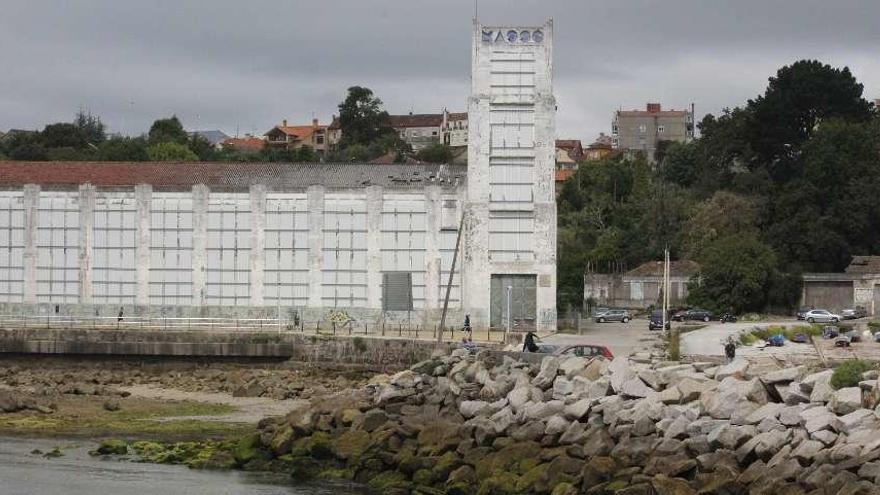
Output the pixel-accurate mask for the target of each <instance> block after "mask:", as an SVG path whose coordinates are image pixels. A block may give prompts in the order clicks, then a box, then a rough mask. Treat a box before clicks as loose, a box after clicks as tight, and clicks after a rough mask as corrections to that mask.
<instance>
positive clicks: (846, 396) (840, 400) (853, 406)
mask: <svg viewBox="0 0 880 495" xmlns="http://www.w3.org/2000/svg"><path fill="white" fill-rule="evenodd" d="M815 391H816V389H815V388H814V389H813V392H814V393H815ZM828 407H829V409H831V410H832V411H834V413H835V414H838V415H844V414H849V413H851V412H854V411H856V410H858V409H861V407H862V390H861V389H860V388H859V387H847V388H842V389H840V390H837V391H835V392H833V393H832V394H831V400H830V401H829V403H828Z"/></svg>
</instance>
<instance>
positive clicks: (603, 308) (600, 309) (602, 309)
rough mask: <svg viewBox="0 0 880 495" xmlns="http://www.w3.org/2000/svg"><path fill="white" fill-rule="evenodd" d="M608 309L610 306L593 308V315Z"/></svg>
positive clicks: (605, 311)
mask: <svg viewBox="0 0 880 495" xmlns="http://www.w3.org/2000/svg"><path fill="white" fill-rule="evenodd" d="M608 311H611V308H605V307H601V308H596V309H594V310H593V316H596V315H600V314H602V313H607V312H608Z"/></svg>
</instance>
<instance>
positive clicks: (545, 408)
mask: <svg viewBox="0 0 880 495" xmlns="http://www.w3.org/2000/svg"><path fill="white" fill-rule="evenodd" d="M564 408H565V403H564V402H562V401H561V400H551V401H548V402H531V403H529V404H526V406H525V408H523V418H525V419H527V420H537V419H544V418H548V417H550V416H553V415H554V414H558V413H561V412H562V410H563V409H564Z"/></svg>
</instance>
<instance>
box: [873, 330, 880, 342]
mask: <svg viewBox="0 0 880 495" xmlns="http://www.w3.org/2000/svg"><path fill="white" fill-rule="evenodd" d="M874 342H880V332H877V333H875V334H874Z"/></svg>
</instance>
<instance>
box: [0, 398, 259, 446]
mask: <svg viewBox="0 0 880 495" xmlns="http://www.w3.org/2000/svg"><path fill="white" fill-rule="evenodd" d="M121 405H122V409H121V410H119V411H107V410H105V409H104V407H103V401H102V400H101V399H99V398H96V397H87V396H73V397H64V398H62V399H60V400H59V401H58V410H57V411H56V412H55V413H53V414H41V413H36V412H33V411H22V412H18V413H12V414H4V415H0V432H2V433H4V434H22V435H24V434H26V435H39V436H87V437H96V436H97V437H100V436H120V437H126V438H151V439H161V440H164V441H172V440H185V439H197V438H206V437H213V438H229V437H232V436H237V435H240V434H243V433H245V432H247V431H249V430H252V429H253V426H252V425H245V424H235V423H224V422H219V421H206V420H201V419H197V418H192V416H214V415H222V414H228V413H231V412H235V411H236V409H235V408H234V407H232V406H227V405H222V404H204V403H199V402H164V401H155V400H148V399H133V398H127V399H123V400H122V401H121ZM188 417H189V418H188ZM162 418H170V419H168V420H163V419H162Z"/></svg>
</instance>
